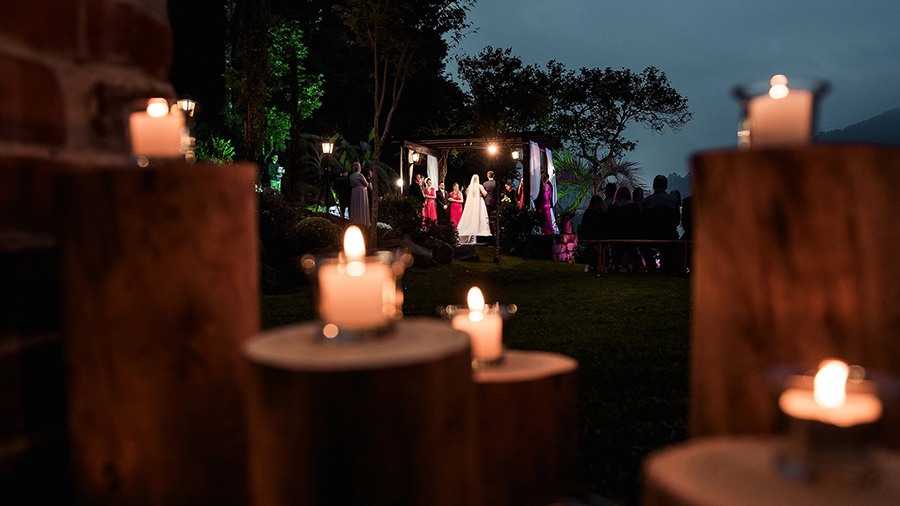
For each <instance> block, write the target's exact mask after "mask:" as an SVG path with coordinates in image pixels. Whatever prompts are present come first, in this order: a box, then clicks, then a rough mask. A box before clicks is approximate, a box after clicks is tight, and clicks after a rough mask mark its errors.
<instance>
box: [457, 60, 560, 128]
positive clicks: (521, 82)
mask: <svg viewBox="0 0 900 506" xmlns="http://www.w3.org/2000/svg"><path fill="white" fill-rule="evenodd" d="M457 69H458V70H457V72H458V75H459V77H460V79H462V80H463V81H464V82H465V83H466V85H467V86H468V94H469V101H470V106H471V110H472V114H473V119H474V126H475V129H476V131H478V132H481V133H482V134H484V135H488V136H490V135H496V134H499V133H506V132H512V131H526V130H535V129H537V128H538V127H539V126H540V125H542V124H543V123H545V122H546V119H547V117H548V115H549V112H550V105H551V102H550V95H549V94H548V90H549V89H551V87H550V82H549V79H548V76H547V74H546V73H544V72H543V71H542V70H541V69H540V67H538V66H537V65H524V64H523V63H522V60H521V59H520V58H519V57H517V56H513V54H512V50H511V49H494V48H492V47H490V46H488V47H486V48H484V50H482V52H481V53H479V54H478V55H477V56H474V57H473V56H466V57H461V58H457Z"/></svg>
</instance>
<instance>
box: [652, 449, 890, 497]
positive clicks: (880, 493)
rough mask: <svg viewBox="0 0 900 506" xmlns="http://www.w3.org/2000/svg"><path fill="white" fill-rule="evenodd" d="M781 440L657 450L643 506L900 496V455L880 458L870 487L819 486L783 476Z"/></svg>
mask: <svg viewBox="0 0 900 506" xmlns="http://www.w3.org/2000/svg"><path fill="white" fill-rule="evenodd" d="M783 446H784V442H783V441H782V440H780V438H769V437H754V436H739V437H729V436H717V437H700V438H694V439H692V440H691V441H688V442H685V443H679V444H676V445H672V446H669V447H666V448H662V449H658V450H655V451H654V452H653V453H651V454H650V455H649V456H648V457H647V459H646V460H645V462H644V466H643V472H644V473H643V474H644V482H645V486H644V491H643V494H642V498H641V504H642V505H643V506H701V505H709V504H729V505H741V506H769V505H772V504H815V505H817V506H844V505H848V504H852V505H854V506H883V505H886V504H897V498H898V497H900V454H897V453H895V452H883V453H880V454H879V455H878V459H877V468H878V470H879V472H878V474H876V475H873V476H872V477H871V479H870V480H869V483H867V484H866V485H865V486H856V485H850V484H847V483H840V482H836V481H835V480H828V481H823V482H819V483H816V482H814V481H812V482H810V481H804V480H800V479H797V478H794V477H791V476H789V475H786V474H785V473H783V472H782V471H781V470H780V469H779V467H778V459H779V458H780V456H781V455H782V453H783V451H784V448H783Z"/></svg>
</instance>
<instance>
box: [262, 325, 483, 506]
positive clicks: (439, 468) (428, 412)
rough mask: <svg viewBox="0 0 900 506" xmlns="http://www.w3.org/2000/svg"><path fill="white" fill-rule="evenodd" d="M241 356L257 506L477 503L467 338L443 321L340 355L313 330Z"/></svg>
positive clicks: (274, 338) (341, 348) (276, 335)
mask: <svg viewBox="0 0 900 506" xmlns="http://www.w3.org/2000/svg"><path fill="white" fill-rule="evenodd" d="M245 353H246V356H247V358H248V360H249V362H250V363H251V367H250V369H251V371H252V372H251V375H250V376H251V381H250V382H249V386H248V389H247V392H248V396H247V413H248V420H249V429H250V475H251V484H252V485H251V486H252V497H253V504H255V505H257V506H276V505H279V506H282V505H283V506H288V505H297V504H303V505H319V504H322V505H326V504H327V505H330V504H354V505H365V504H378V505H382V504H384V505H388V504H429V505H448V506H451V505H454V506H455V505H460V504H479V503H478V502H477V495H476V490H477V488H478V476H479V475H478V472H477V466H476V465H477V462H476V460H475V450H474V440H475V437H474V430H475V410H474V399H475V396H474V383H473V382H472V372H471V351H470V347H469V338H468V336H467V335H466V334H463V333H461V332H458V331H455V330H453V329H452V328H451V327H450V324H449V323H448V322H447V321H445V320H440V319H437V318H408V319H404V320H402V321H400V322H398V323H397V324H396V326H395V327H394V329H393V331H392V333H391V334H389V335H387V336H384V337H383V338H382V339H379V340H376V341H363V342H357V343H341V344H338V343H334V342H326V341H323V340H322V338H321V323H319V322H310V323H304V324H298V325H292V326H286V327H282V328H279V329H275V330H271V331H267V332H264V333H262V334H261V335H260V336H259V337H257V338H256V339H253V340H251V341H250V342H248V343H247V344H246V345H245Z"/></svg>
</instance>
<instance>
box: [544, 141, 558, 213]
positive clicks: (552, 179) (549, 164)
mask: <svg viewBox="0 0 900 506" xmlns="http://www.w3.org/2000/svg"><path fill="white" fill-rule="evenodd" d="M546 151H547V175H548V176H550V186H552V187H553V205H554V206H555V205H556V201H557V200H558V199H557V193H556V168H555V167H554V166H553V153H551V152H550V148H547V149H546Z"/></svg>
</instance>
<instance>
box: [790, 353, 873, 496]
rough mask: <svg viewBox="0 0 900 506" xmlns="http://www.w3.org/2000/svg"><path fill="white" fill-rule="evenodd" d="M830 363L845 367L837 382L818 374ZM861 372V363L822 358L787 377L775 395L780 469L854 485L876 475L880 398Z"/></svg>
mask: <svg viewBox="0 0 900 506" xmlns="http://www.w3.org/2000/svg"><path fill="white" fill-rule="evenodd" d="M832 365H834V366H835V367H838V368H844V370H845V371H847V375H846V376H844V383H843V385H839V386H835V384H834V383H833V382H832V381H831V380H829V379H828V378H824V379H823V376H822V375H821V374H822V373H823V372H824V371H826V366H828V367H831V366H832ZM864 375H865V371H864V370H863V369H862V368H861V367H858V366H853V367H849V366H846V364H844V363H843V362H840V361H837V360H827V361H823V362H822V364H820V368H819V370H818V371H812V372H807V373H805V374H795V375H791V376H789V377H787V379H786V381H785V389H784V391H783V392H782V393H781V395H780V396H779V398H778V405H779V408H780V410H781V413H782V414H783V415H784V422H785V431H786V433H785V435H786V438H785V443H784V446H783V448H782V451H781V453H780V454H779V455H778V456H777V461H776V465H777V467H778V470H779V471H780V472H781V473H782V474H783V475H785V476H787V477H789V478H792V479H796V480H800V481H805V482H810V483H830V484H836V485H844V486H854V487H864V486H868V485H870V484H871V483H872V482H873V481H876V480H875V479H876V478H877V476H878V474H879V466H878V461H877V459H876V458H875V457H876V449H877V441H878V436H879V430H880V420H881V414H882V403H881V400H880V398H879V396H878V390H877V388H876V385H875V383H874V382H872V381H869V380H865V379H863V377H864ZM828 389H831V391H828ZM823 390H824V393H823Z"/></svg>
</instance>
